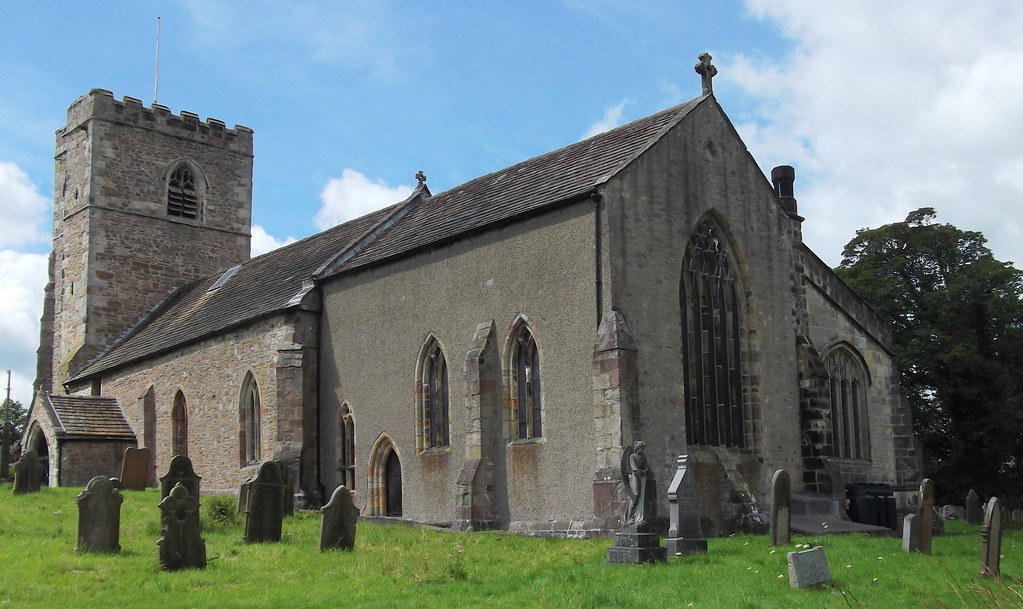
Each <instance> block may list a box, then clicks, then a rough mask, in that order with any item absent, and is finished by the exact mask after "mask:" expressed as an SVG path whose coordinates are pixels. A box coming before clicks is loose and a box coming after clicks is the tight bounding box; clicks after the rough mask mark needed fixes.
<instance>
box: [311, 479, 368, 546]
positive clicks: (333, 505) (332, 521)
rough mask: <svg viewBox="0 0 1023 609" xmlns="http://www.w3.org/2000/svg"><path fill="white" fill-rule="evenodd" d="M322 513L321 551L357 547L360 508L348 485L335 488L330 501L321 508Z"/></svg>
mask: <svg viewBox="0 0 1023 609" xmlns="http://www.w3.org/2000/svg"><path fill="white" fill-rule="evenodd" d="M320 514H321V520H320V552H322V551H324V550H330V549H339V550H351V549H353V548H355V526H356V524H357V523H358V522H359V508H357V507H355V505H354V504H353V503H352V493H351V491H349V490H348V487H346V486H344V485H341V486H339V487H337V488H336V489H334V493H333V494H331V496H330V501H328V502H327V505H325V506H323V507H322V508H320Z"/></svg>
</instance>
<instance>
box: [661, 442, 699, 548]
mask: <svg viewBox="0 0 1023 609" xmlns="http://www.w3.org/2000/svg"><path fill="white" fill-rule="evenodd" d="M688 458H689V457H688V455H682V456H680V457H679V458H678V460H677V461H676V468H675V477H674V478H672V480H671V484H670V485H669V486H668V519H669V526H668V538H667V539H665V541H664V544H665V551H666V553H667V555H668V556H688V555H689V554H695V553H698V552H706V551H707V540H706V539H705V538H704V537H703V530H702V528H701V526H700V491H699V489H698V488H697V486H696V478H695V477H693V473H692V472H690V471H688V467H687V464H686V461H687V460H688Z"/></svg>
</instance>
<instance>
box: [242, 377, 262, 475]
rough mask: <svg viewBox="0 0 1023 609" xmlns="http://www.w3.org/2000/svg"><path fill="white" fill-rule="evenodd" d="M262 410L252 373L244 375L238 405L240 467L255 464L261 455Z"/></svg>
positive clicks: (257, 387)
mask: <svg viewBox="0 0 1023 609" xmlns="http://www.w3.org/2000/svg"><path fill="white" fill-rule="evenodd" d="M261 412H262V409H261V408H260V400H259V386H258V385H257V384H256V379H255V377H253V376H252V373H251V372H249V373H246V374H245V380H244V381H242V393H241V403H240V404H239V414H240V417H239V419H240V420H239V423H240V427H241V429H240V432H241V433H240V438H239V439H240V440H241V442H240V443H239V444H240V445H241V461H242V465H248V464H252V463H257V462H258V461H259V460H260V458H262V455H261V446H262V440H263V438H262V431H261V425H260V422H261V421H260V419H261Z"/></svg>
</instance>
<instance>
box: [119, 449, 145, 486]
mask: <svg viewBox="0 0 1023 609" xmlns="http://www.w3.org/2000/svg"><path fill="white" fill-rule="evenodd" d="M148 479H149V449H148V448H135V447H133V446H129V447H128V448H125V449H124V459H123V460H122V461H121V488H122V489H124V490H128V491H144V490H146V480H148Z"/></svg>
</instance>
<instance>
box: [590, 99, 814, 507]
mask: <svg viewBox="0 0 1023 609" xmlns="http://www.w3.org/2000/svg"><path fill="white" fill-rule="evenodd" d="M603 201H604V205H606V206H607V213H608V214H609V216H610V227H609V229H608V230H609V234H608V240H609V248H610V250H611V252H612V257H611V262H610V265H611V267H610V268H611V272H610V273H609V274H608V278H609V280H610V281H609V283H608V288H609V297H608V298H607V299H606V302H609V303H610V305H609V306H610V307H611V308H613V309H615V310H616V311H619V312H620V313H621V314H622V315H623V316H624V317H625V319H627V320H628V323H629V324H630V327H631V329H632V333H633V336H634V338H635V344H636V348H637V349H638V357H637V367H638V384H639V387H638V406H639V409H640V412H639V413H637V414H634V415H628V414H627V413H624V412H623V413H622V416H623V418H626V417H629V418H632V419H634V420H636V421H638V425H635V424H633V425H632V426H631V427H632V431H631V434H632V437H627V438H624V441H625V442H629V441H632V440H634V439H642V440H644V441H645V442H646V443H647V449H646V454H647V458H648V459H649V461H650V465H651V468H652V470H653V472H654V473H655V475H656V479H657V485H658V488H664V489H666V488H667V486H668V484H669V482H670V481H671V478H672V476H673V474H674V471H675V460H676V457H677V456H678V455H679V454H683V453H685V452H686V450H687V446H686V422H685V409H684V406H683V403H684V402H683V400H684V397H685V387H684V384H683V363H682V358H683V351H682V335H681V314H682V312H681V306H680V299H679V290H680V281H681V278H682V261H683V255H684V253H685V250H686V247H687V244H688V243H689V241H690V239H691V238H692V235H693V232H694V230H695V229H696V228H697V227H698V226H699V225H700V224H701V223H702V222H705V221H706V222H710V223H712V224H713V225H714V226H715V227H716V229H717V230H718V234H719V236H720V238H721V239H722V240H723V242H724V249H725V250H727V252H728V255H729V256H730V263H731V267H732V269H733V271H734V274H735V275H736V281H737V283H738V285H739V286H740V287H739V290H738V291H739V295H740V300H741V301H742V302H741V303H740V315H741V317H740V336H741V343H742V347H741V350H742V353H743V361H742V367H743V390H744V405H745V408H746V411H747V416H746V421H745V433H746V438H747V447H748V448H746V449H745V452H747V453H751V454H753V455H755V456H756V457H757V458H758V459H754V461H757V462H759V463H762V464H763V466H762V467H761V468H760V471H745V472H744V473H745V474H746V475H748V477H749V479H748V480H747V482H748V483H749V486H750V487H751V488H753V489H754V491H755V492H757V494H758V495H759V496H764V495H765V494H766V493H765V491H766V489H767V488H768V487H769V482H770V475H771V474H772V473H773V471H774V469H777V468H786V469H789V470H792V471H798V469H799V467H800V452H799V417H800V413H799V393H798V387H797V384H796V358H795V354H796V350H795V334H796V332H795V318H794V314H793V313H794V308H795V300H796V299H797V297H799V296H800V295H799V294H798V293H796V292H797V290H798V286H793V271H792V268H793V261H792V251H793V248H794V246H795V244H794V243H793V238H794V235H798V220H797V219H795V218H793V217H792V216H790V215H789V214H787V213H786V212H785V211H784V210H783V209H782V208H781V207H780V206H779V205H778V202H777V198H776V196H775V194H774V192H773V189H772V187H771V184H770V183H769V182H768V181H767V180H766V179H765V177H764V175H763V173H762V172H761V171H760V169H759V167H758V166H757V164H756V162H755V161H754V160H753V158H752V157H751V156H750V155H749V153H748V152H747V151H746V147H745V145H744V144H743V143H742V141H741V140H739V138H738V135H737V134H736V133H735V131H734V129H733V128H732V126H731V124H730V123H729V122H728V119H727V118H726V117H725V115H724V113H723V112H722V111H721V109H720V107H719V106H718V105H717V103H716V102H714V101H713V99H708V100H707V101H705V102H703V103H701V104H700V105H699V106H697V107H696V108H695V109H694V110H693V111H692V112H691V113H690V114H689V116H687V117H686V119H685V120H684V121H683V122H682V123H681V124H679V125H678V126H677V127H676V128H675V129H674V130H672V131H671V132H670V133H668V134H667V135H666V136H665V137H664V138H662V139H661V140H660V141H659V142H658V143H657V144H655V145H654V146H652V147H651V148H650V149H648V150H647V151H646V152H645V153H644V155H643V156H641V157H639V158H638V159H637V160H636V161H634V162H633V164H632V165H631V166H629V167H628V168H627V169H626V170H625V171H624V172H622V173H621V174H620V177H617V178H615V179H614V180H613V181H612V182H611V183H610V184H609V185H608V188H607V190H606V191H605V196H604V200H603ZM626 428H627V429H628V428H629V426H628V425H627V426H626ZM610 461H611V463H613V461H614V459H613V458H612V459H610ZM703 501H704V503H705V505H704V508H705V509H706V510H708V513H709V512H710V511H714V512H715V513H717V512H719V511H720V510H719V509H718V508H719V507H720V506H716V505H714V504H713V502H712V501H711V498H710V497H705V498H703Z"/></svg>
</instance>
